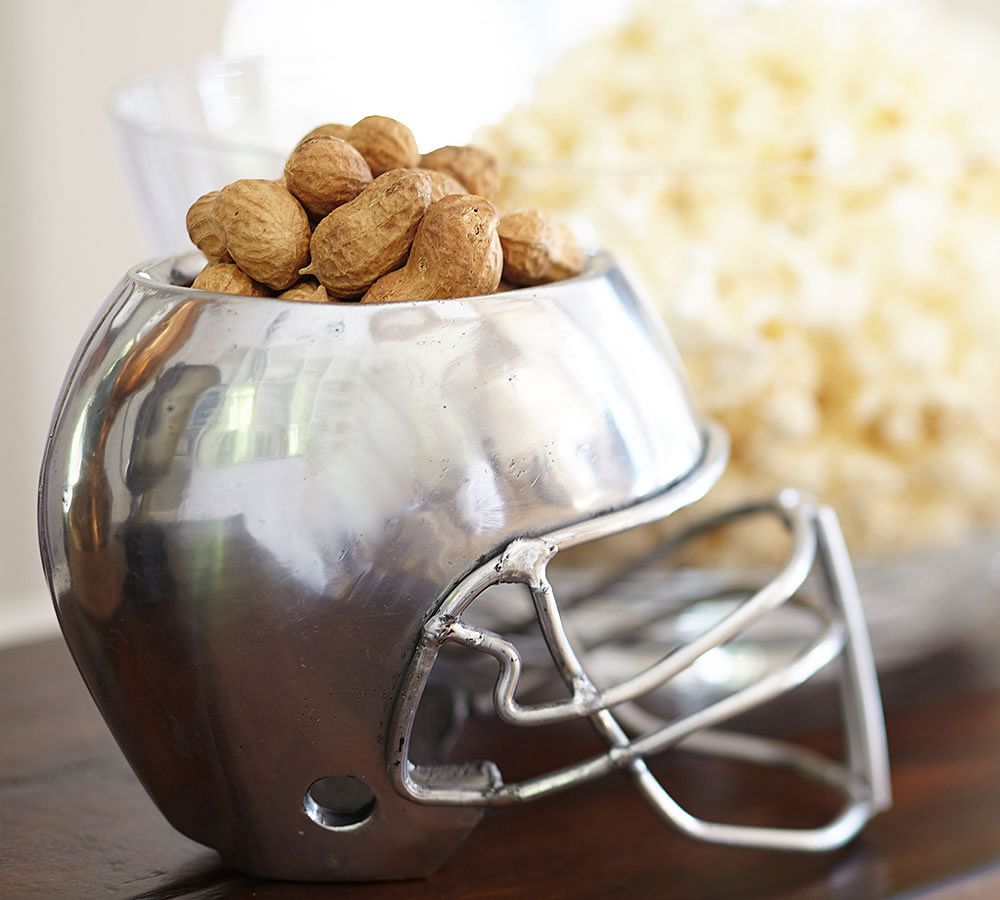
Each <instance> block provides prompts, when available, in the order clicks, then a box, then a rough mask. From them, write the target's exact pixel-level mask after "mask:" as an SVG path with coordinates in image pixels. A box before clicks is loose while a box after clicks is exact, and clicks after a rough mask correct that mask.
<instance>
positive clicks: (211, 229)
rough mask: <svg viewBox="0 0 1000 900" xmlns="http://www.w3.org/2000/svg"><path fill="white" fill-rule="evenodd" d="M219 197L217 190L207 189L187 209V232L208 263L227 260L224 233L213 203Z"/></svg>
mask: <svg viewBox="0 0 1000 900" xmlns="http://www.w3.org/2000/svg"><path fill="white" fill-rule="evenodd" d="M218 199H219V191H209V192H208V193H207V194H202V195H201V196H200V197H199V198H198V199H197V200H195V201H194V203H192V204H191V208H190V209H189V210H188V213H187V219H186V220H185V224H186V225H187V233H188V236H189V237H190V238H191V243H192V244H194V245H195V246H196V247H197V248H198V249H199V250H200V251H201V252H202V253H204V254H205V259H207V260H208V261H209V262H210V263H214V262H220V261H222V260H228V259H229V254H228V253H227V252H226V234H225V232H224V231H223V230H222V226H221V225H220V224H219V220H218V217H217V216H216V214H215V204H216V201H217V200H218Z"/></svg>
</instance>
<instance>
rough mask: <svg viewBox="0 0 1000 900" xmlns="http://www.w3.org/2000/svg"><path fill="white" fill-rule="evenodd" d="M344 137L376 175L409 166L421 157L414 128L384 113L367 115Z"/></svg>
mask: <svg viewBox="0 0 1000 900" xmlns="http://www.w3.org/2000/svg"><path fill="white" fill-rule="evenodd" d="M347 139H348V140H349V141H350V142H351V144H353V145H354V147H355V149H356V150H357V151H358V152H359V153H360V154H361V155H362V156H363V157H364V158H365V159H366V160H367V161H368V165H369V167H370V168H371V170H372V175H375V176H376V177H377V176H379V175H382V174H384V173H385V172H389V171H391V170H392V169H412V168H414V167H415V166H416V165H417V163H418V161H419V159H420V151H419V150H418V149H417V141H416V139H415V138H414V137H413V132H412V131H410V129H409V128H407V127H406V126H405V125H404V124H403V123H402V122H397V121H396V120H395V119H390V118H388V117H387V116H366V117H365V118H363V119H361V120H360V121H359V122H356V123H355V124H354V125H353V126H352V127H351V131H350V133H349V134H348V136H347Z"/></svg>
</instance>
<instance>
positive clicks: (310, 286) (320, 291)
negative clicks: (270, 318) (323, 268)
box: [278, 278, 330, 303]
mask: <svg viewBox="0 0 1000 900" xmlns="http://www.w3.org/2000/svg"><path fill="white" fill-rule="evenodd" d="M278 299H279V300H298V301H299V302H300V303H328V302H329V300H330V295H329V294H327V292H326V288H325V287H323V285H321V284H320V283H319V282H318V281H316V279H315V278H303V279H302V280H301V281H298V282H296V283H295V284H293V285H292V286H291V287H290V288H289V289H288V290H287V291H283V292H282V293H280V294H278Z"/></svg>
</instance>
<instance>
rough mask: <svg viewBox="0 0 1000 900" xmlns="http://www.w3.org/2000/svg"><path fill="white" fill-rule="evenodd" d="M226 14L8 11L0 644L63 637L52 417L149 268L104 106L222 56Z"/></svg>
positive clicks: (71, 6) (101, 3)
mask: <svg viewBox="0 0 1000 900" xmlns="http://www.w3.org/2000/svg"><path fill="white" fill-rule="evenodd" d="M226 5H227V4H226V0H171V2H170V3H143V2H139V3H137V2H134V0H88V2H85V3H78V2H74V0H2V2H0V66H2V77H0V122H2V123H3V126H2V128H0V135H2V137H0V172H2V173H3V177H2V179H0V183H2V185H3V186H2V187H0V209H2V211H3V213H2V216H0V272H2V279H3V285H2V289H0V454H2V456H0V459H2V469H0V472H2V474H0V644H3V643H10V642H12V641H16V640H22V639H26V638H28V637H30V636H33V635H34V634H37V633H40V632H44V631H45V630H46V629H49V630H51V629H52V628H53V627H54V626H55V617H54V615H53V613H52V611H51V602H50V601H49V598H48V591H47V588H46V587H45V584H44V580H43V578H42V572H41V563H40V562H39V556H38V543H37V537H36V530H35V488H36V479H37V476H38V466H39V462H40V460H41V453H42V446H43V443H44V440H45V430H46V428H47V427H48V420H49V414H50V412H51V409H52V404H53V402H54V400H55V396H56V393H57V391H58V389H59V385H60V383H61V380H62V375H63V372H64V370H65V366H66V364H67V362H68V360H69V358H70V355H71V354H72V352H73V350H74V348H75V347H76V343H77V341H78V340H79V338H80V336H81V335H82V334H83V331H84V329H85V328H86V326H87V323H88V322H89V321H90V319H91V317H92V316H93V314H94V311H95V310H96V308H97V306H98V304H100V303H101V301H102V300H103V299H104V297H105V295H106V294H107V293H108V292H109V291H110V290H111V288H112V287H113V286H114V285H115V283H116V282H117V280H118V278H119V277H121V275H122V274H123V273H124V271H125V270H126V268H128V267H129V266H131V265H133V264H134V263H135V262H137V261H138V260H140V259H142V258H143V257H144V256H146V255H148V252H147V250H146V248H145V246H144V242H143V238H142V235H141V234H140V233H139V230H138V227H137V224H136V219H135V216H134V215H133V211H132V204H131V200H130V198H129V196H128V193H127V191H128V187H127V185H126V183H125V178H124V174H123V173H122V172H121V170H120V165H119V160H120V156H119V153H118V148H117V147H116V146H115V143H114V138H113V135H112V133H111V127H110V124H109V121H108V117H107V114H106V107H107V101H108V96H109V94H110V92H111V91H112V89H113V88H114V87H116V86H117V85H118V84H120V83H121V82H122V81H124V80H127V79H128V78H130V77H133V76H135V75H140V74H143V73H146V72H150V71H154V70H157V69H160V68H164V67H167V66H170V65H173V64H176V63H180V62H183V61H184V60H185V59H189V58H191V57H194V56H198V55H201V54H204V53H206V52H212V51H214V50H215V49H216V48H217V47H218V46H219V44H220V40H221V33H222V26H223V19H224V13H225V8H226Z"/></svg>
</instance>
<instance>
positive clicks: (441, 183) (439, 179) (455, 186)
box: [413, 166, 469, 203]
mask: <svg viewBox="0 0 1000 900" xmlns="http://www.w3.org/2000/svg"><path fill="white" fill-rule="evenodd" d="M413 171H414V172H423V173H424V174H425V175H426V176H427V177H428V178H430V180H431V203H437V202H438V200H441V199H442V198H444V197H450V196H451V195H452V194H467V193H469V192H468V191H467V190H466V189H465V185H463V184H462V183H461V182H460V181H458V179H456V178H452V177H451V175H449V174H448V173H447V172H438V171H437V170H436V169H423V168H421V167H420V166H417V167H416V168H415V169H414V170H413Z"/></svg>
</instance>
